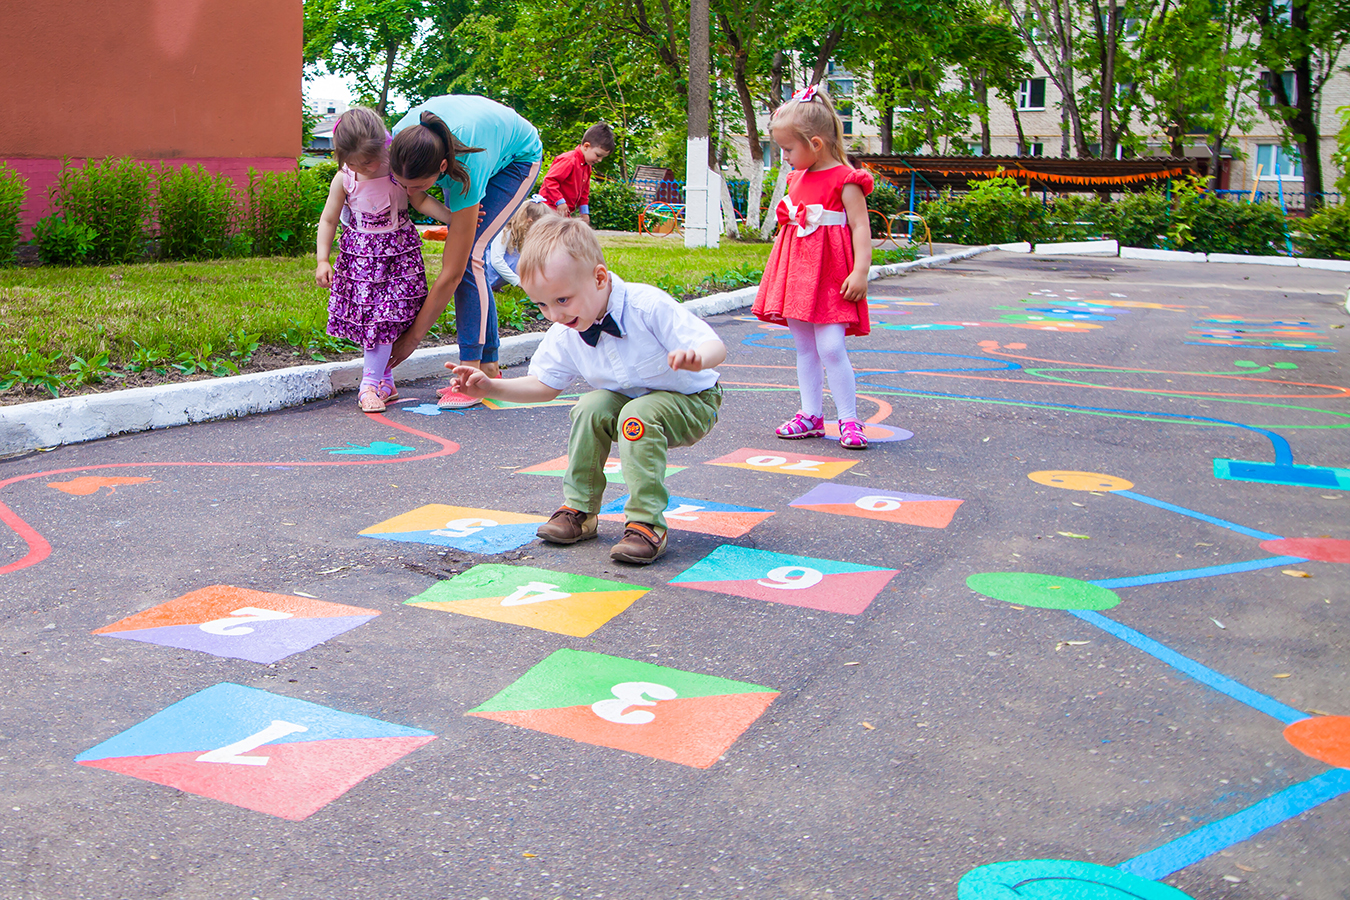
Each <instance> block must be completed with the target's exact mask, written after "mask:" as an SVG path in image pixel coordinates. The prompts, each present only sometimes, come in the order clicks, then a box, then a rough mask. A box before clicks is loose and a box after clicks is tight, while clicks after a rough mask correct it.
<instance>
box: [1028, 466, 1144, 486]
mask: <svg viewBox="0 0 1350 900" xmlns="http://www.w3.org/2000/svg"><path fill="white" fill-rule="evenodd" d="M1027 477H1028V478H1030V479H1031V480H1032V481H1034V482H1036V483H1037V484H1043V485H1045V486H1046V487H1056V488H1064V489H1065V490H1066V491H1128V490H1129V489H1130V488H1132V487H1134V482H1133V481H1126V480H1125V479H1124V478H1118V477H1116V476H1115V475H1103V474H1102V473H1101V472H1075V471H1073V470H1072V469H1043V470H1041V471H1039V472H1030V473H1028V474H1027Z"/></svg>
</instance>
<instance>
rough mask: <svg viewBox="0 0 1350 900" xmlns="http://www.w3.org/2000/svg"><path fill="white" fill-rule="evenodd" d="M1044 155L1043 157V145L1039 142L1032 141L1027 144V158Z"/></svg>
mask: <svg viewBox="0 0 1350 900" xmlns="http://www.w3.org/2000/svg"><path fill="white" fill-rule="evenodd" d="M1044 155H1045V144H1043V143H1041V142H1040V141H1034V142H1032V143H1030V144H1027V156H1044Z"/></svg>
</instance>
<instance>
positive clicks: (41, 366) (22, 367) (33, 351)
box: [0, 334, 61, 397]
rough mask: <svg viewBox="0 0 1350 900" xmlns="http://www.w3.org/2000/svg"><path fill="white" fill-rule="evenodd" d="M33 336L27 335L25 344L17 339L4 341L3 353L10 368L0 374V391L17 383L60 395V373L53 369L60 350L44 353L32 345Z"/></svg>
mask: <svg viewBox="0 0 1350 900" xmlns="http://www.w3.org/2000/svg"><path fill="white" fill-rule="evenodd" d="M34 343H35V341H34V337H33V335H31V334H30V335H29V338H28V343H27V345H26V346H25V344H24V343H23V342H22V341H19V340H17V339H10V340H9V341H6V344H5V353H4V355H5V356H6V357H8V358H9V359H10V361H11V362H10V369H9V371H7V372H5V373H4V374H3V375H0V391H7V390H9V389H10V388H12V387H14V386H15V385H18V384H24V385H31V386H33V387H41V388H46V389H47V391H48V392H49V393H50V394H51V395H52V396H53V397H56V396H59V395H60V389H61V374H60V373H59V372H56V371H54V370H53V367H54V366H55V365H56V362H57V360H59V359H60V358H61V352H60V351H59V350H58V351H57V352H55V353H44V352H42V350H40V349H38V348H37V347H35V346H34Z"/></svg>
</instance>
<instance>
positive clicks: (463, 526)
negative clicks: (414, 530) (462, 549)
mask: <svg viewBox="0 0 1350 900" xmlns="http://www.w3.org/2000/svg"><path fill="white" fill-rule="evenodd" d="M496 524H497V523H496V522H494V521H492V520H491V519H452V520H450V521H449V522H446V523H445V527H444V528H441V529H439V530H437V531H433V532H432V534H434V535H436V536H437V537H468V536H469V535H471V534H477V533H478V532H480V531H482V530H483V529H484V528H492V527H493V526H495V525H496Z"/></svg>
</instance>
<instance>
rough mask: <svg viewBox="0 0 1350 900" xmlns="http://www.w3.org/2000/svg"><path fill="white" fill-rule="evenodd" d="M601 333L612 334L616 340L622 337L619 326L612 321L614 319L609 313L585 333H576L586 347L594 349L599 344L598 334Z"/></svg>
mask: <svg viewBox="0 0 1350 900" xmlns="http://www.w3.org/2000/svg"><path fill="white" fill-rule="evenodd" d="M602 331H603V332H605V333H607V334H612V335H614V336H615V337H616V338H617V337H623V332H622V331H620V330H619V326H618V324H617V323H616V322H615V321H614V317H613V316H611V315H610V314H609V313H605V317H604V318H603V319H601V320H600V321H599V322H596V323H595V324H594V325H592V326H591V327H590V328H587V329H586V330H585V331H581V332H578V334H580V335H581V339H582V340H583V341H585V342H586V344H587V345H588V346H591V347H594V346H595V345H596V344H598V343H600V332H602Z"/></svg>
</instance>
